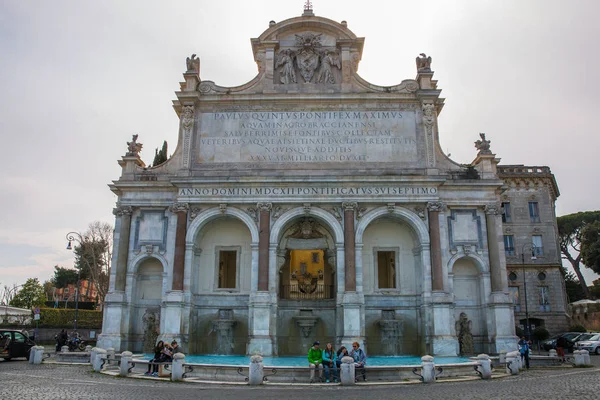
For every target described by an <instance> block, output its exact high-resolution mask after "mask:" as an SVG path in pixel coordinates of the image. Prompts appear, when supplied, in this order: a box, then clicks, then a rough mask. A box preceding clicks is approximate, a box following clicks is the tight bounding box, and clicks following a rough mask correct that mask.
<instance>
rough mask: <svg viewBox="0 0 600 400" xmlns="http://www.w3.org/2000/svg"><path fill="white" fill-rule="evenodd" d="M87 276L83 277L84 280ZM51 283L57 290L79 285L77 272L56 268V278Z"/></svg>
mask: <svg viewBox="0 0 600 400" xmlns="http://www.w3.org/2000/svg"><path fill="white" fill-rule="evenodd" d="M86 278H87V276H83V277H82V279H86ZM51 282H52V283H53V284H54V286H55V287H57V288H59V289H60V288H64V287H67V286H69V285H74V284H76V283H77V270H76V269H69V268H62V267H59V266H58V265H55V266H54V276H53V277H52V279H51Z"/></svg>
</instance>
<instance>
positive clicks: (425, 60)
mask: <svg viewBox="0 0 600 400" xmlns="http://www.w3.org/2000/svg"><path fill="white" fill-rule="evenodd" d="M419 55H420V57H417V60H416V61H417V72H431V57H427V55H426V54H425V53H421V54H419Z"/></svg>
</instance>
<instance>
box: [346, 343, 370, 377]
mask: <svg viewBox="0 0 600 400" xmlns="http://www.w3.org/2000/svg"><path fill="white" fill-rule="evenodd" d="M350 357H352V358H354V368H355V370H356V374H357V375H358V373H359V372H360V373H361V374H362V377H363V380H364V381H366V380H367V373H366V371H365V365H367V355H366V354H365V352H364V351H363V349H361V348H360V344H358V342H354V343H352V351H351V352H350ZM356 379H357V380H358V378H356Z"/></svg>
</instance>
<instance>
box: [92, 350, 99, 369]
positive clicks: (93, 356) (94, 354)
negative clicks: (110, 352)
mask: <svg viewBox="0 0 600 400" xmlns="http://www.w3.org/2000/svg"><path fill="white" fill-rule="evenodd" d="M96 355H98V348H97V347H93V348H92V350H91V351H90V364H92V367H93V366H94V361H95V360H96Z"/></svg>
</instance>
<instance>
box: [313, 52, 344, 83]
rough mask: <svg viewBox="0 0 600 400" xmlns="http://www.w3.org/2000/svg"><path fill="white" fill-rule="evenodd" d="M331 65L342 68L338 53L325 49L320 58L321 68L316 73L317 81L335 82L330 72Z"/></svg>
mask: <svg viewBox="0 0 600 400" xmlns="http://www.w3.org/2000/svg"><path fill="white" fill-rule="evenodd" d="M331 67H337V68H338V69H341V68H342V65H341V64H340V59H339V54H338V53H337V52H333V51H325V54H324V55H323V57H322V58H321V69H320V70H319V74H318V75H317V82H323V83H335V78H334V77H333V74H332V73H331Z"/></svg>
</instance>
